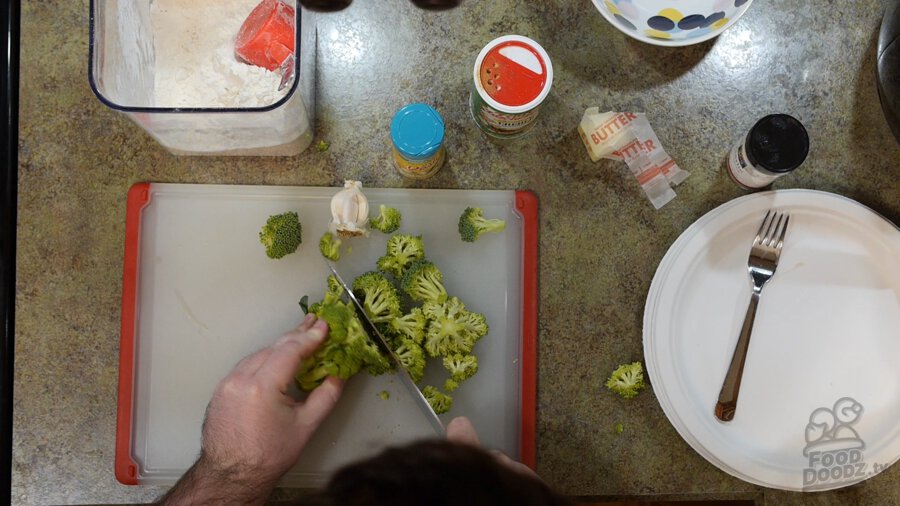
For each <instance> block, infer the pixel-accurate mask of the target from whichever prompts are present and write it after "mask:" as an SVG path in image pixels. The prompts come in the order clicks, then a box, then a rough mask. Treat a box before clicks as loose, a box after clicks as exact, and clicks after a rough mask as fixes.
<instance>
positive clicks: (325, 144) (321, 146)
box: [316, 140, 331, 153]
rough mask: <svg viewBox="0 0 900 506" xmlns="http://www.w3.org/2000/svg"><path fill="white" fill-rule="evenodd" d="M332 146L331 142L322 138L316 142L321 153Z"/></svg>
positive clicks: (317, 149)
mask: <svg viewBox="0 0 900 506" xmlns="http://www.w3.org/2000/svg"><path fill="white" fill-rule="evenodd" d="M330 147H331V144H329V143H328V142H327V141H325V140H321V141H319V142H317V143H316V151H318V152H320V153H324V152H325V151H328V148H330Z"/></svg>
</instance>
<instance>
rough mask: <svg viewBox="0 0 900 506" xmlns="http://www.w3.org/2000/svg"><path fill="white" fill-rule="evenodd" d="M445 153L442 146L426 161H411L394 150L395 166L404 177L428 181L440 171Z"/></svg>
mask: <svg viewBox="0 0 900 506" xmlns="http://www.w3.org/2000/svg"><path fill="white" fill-rule="evenodd" d="M445 152H446V150H445V149H444V147H443V146H441V148H440V149H438V150H437V152H436V153H435V154H434V155H432V156H431V157H429V158H426V159H425V160H410V159H408V158H404V157H403V155H402V154H400V152H399V151H397V148H394V149H393V154H394V166H396V167H397V171H398V172H400V174H401V175H403V176H404V177H408V178H410V179H427V178H429V177H431V176H433V175H435V174H436V173H437V171H438V170H440V168H441V165H443V163H444V154H445Z"/></svg>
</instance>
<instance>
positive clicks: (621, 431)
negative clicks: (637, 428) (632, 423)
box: [614, 423, 625, 434]
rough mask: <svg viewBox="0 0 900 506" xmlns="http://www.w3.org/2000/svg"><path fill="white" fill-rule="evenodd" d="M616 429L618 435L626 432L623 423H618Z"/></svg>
mask: <svg viewBox="0 0 900 506" xmlns="http://www.w3.org/2000/svg"><path fill="white" fill-rule="evenodd" d="M614 429H615V431H616V434H621V433H623V432H625V425H623V424H621V423H617V424H616V426H615V427H614Z"/></svg>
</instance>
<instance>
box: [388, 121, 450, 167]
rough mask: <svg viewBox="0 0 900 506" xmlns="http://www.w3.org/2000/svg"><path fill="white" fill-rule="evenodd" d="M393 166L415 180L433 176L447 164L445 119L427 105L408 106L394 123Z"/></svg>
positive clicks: (392, 139) (392, 125) (392, 128)
mask: <svg viewBox="0 0 900 506" xmlns="http://www.w3.org/2000/svg"><path fill="white" fill-rule="evenodd" d="M391 141H393V144H394V149H393V154H394V156H393V158H394V165H395V166H396V167H397V170H398V171H399V172H400V174H402V175H404V176H405V177H408V178H412V179H426V178H429V177H431V176H433V175H434V174H435V173H437V171H438V170H440V168H441V166H442V165H443V164H444V158H445V157H446V156H445V155H446V153H445V150H444V120H443V119H441V115H440V114H438V112H437V111H435V110H434V108H433V107H431V106H430V105H427V104H409V105H407V106H405V107H403V108H402V109H400V110H399V111H397V114H395V115H394V119H393V121H391Z"/></svg>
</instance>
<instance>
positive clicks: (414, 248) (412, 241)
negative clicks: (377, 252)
mask: <svg viewBox="0 0 900 506" xmlns="http://www.w3.org/2000/svg"><path fill="white" fill-rule="evenodd" d="M423 258H425V246H424V245H423V244H422V237H421V236H414V235H406V234H395V235H392V236H391V238H390V239H388V242H387V254H386V255H384V256H383V257H381V258H379V259H378V270H380V271H382V272H388V273H390V274H393V275H394V277H395V278H397V279H402V278H403V274H404V273H405V272H406V269H407V267H409V266H410V265H411V264H412V263H413V262H415V261H416V260H422V259H423Z"/></svg>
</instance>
